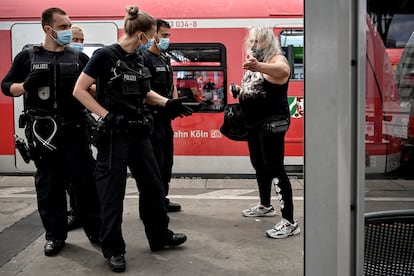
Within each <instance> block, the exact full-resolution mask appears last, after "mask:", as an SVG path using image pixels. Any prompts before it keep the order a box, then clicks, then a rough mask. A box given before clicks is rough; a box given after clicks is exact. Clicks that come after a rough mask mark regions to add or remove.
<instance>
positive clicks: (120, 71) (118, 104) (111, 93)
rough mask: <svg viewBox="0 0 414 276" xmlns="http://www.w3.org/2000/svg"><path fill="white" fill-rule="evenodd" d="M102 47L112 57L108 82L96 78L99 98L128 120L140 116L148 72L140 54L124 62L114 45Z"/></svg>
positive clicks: (110, 109)
mask: <svg viewBox="0 0 414 276" xmlns="http://www.w3.org/2000/svg"><path fill="white" fill-rule="evenodd" d="M104 50H105V51H107V53H108V54H109V55H110V56H111V58H112V60H113V67H112V69H111V74H112V76H111V78H110V80H109V81H108V82H107V83H102V82H101V81H100V80H99V79H98V95H97V100H98V102H99V103H100V104H101V105H102V106H103V107H105V108H106V109H107V110H109V111H110V112H114V113H119V114H122V115H124V116H125V117H127V118H128V119H129V120H131V121H133V120H142V118H143V117H144V113H145V112H144V101H145V97H146V95H147V93H148V92H149V90H150V82H149V81H150V78H151V74H150V73H149V71H148V69H147V68H145V67H144V66H143V65H142V64H141V63H140V60H141V59H140V56H139V55H136V57H135V59H134V60H133V62H132V63H128V64H127V63H126V62H125V57H124V56H123V55H122V54H121V53H120V52H119V51H118V49H117V48H116V46H114V45H111V46H108V47H106V48H105V49H104ZM134 55H135V54H134Z"/></svg>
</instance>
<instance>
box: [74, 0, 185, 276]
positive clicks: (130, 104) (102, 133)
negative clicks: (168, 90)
mask: <svg viewBox="0 0 414 276" xmlns="http://www.w3.org/2000/svg"><path fill="white" fill-rule="evenodd" d="M126 11H127V15H126V17H125V23H124V31H125V33H124V34H123V35H122V37H121V38H120V39H119V42H118V43H117V44H113V45H110V46H107V47H103V48H101V49H99V50H97V51H96V52H95V54H94V55H93V56H92V57H91V59H90V60H89V63H88V64H87V66H86V67H85V69H84V70H83V72H82V73H81V75H80V77H79V79H78V81H77V83H76V85H75V89H74V92H73V94H74V96H75V97H76V98H77V99H79V100H80V102H82V103H83V104H84V105H85V106H86V107H87V108H88V109H89V110H90V111H91V112H93V113H95V114H97V115H98V116H100V117H101V118H102V119H101V120H100V122H99V123H98V129H97V130H98V131H97V135H96V136H95V139H94V140H95V144H96V147H97V150H98V155H97V186H98V194H99V199H100V203H101V212H102V235H101V237H102V252H103V255H104V257H105V258H106V259H107V261H108V264H109V267H110V268H111V270H113V271H115V272H122V271H124V270H125V258H124V254H125V252H126V250H125V241H124V239H123V236H122V230H121V224H122V213H123V200H124V196H125V187H126V178H127V167H129V169H130V171H131V174H132V176H133V177H134V178H135V179H136V181H137V186H138V189H139V193H140V196H139V205H140V207H139V209H140V216H141V218H142V221H143V223H144V226H145V233H146V236H147V239H148V242H149V246H150V248H151V250H152V251H158V250H161V249H163V248H165V247H169V246H178V245H180V244H182V243H184V242H185V241H186V239H187V237H186V235H185V234H179V233H174V232H172V231H171V230H169V229H168V223H169V218H168V216H167V212H166V208H165V203H164V200H165V193H164V188H163V185H162V181H161V175H160V172H159V169H158V166H157V162H156V160H155V157H154V153H153V149H152V145H151V140H150V138H149V133H150V129H151V125H150V120H149V118H148V116H147V114H146V113H145V111H144V101H145V102H146V103H148V104H153V105H160V106H164V107H165V108H166V109H167V110H169V111H170V112H172V113H173V114H174V115H175V116H180V115H181V116H183V115H184V116H186V115H191V109H188V108H186V107H185V106H183V105H182V103H181V101H179V100H171V99H168V98H165V97H162V96H160V95H159V94H157V93H155V92H154V91H150V85H149V78H150V74H149V72H148V69H147V68H145V67H143V65H142V62H141V55H140V52H139V51H137V49H138V48H139V47H140V46H144V45H145V44H147V43H148V42H149V41H150V39H151V38H152V37H153V36H154V35H155V32H156V25H155V21H154V19H153V18H152V17H151V16H149V15H148V14H146V13H144V12H139V10H138V7H136V6H128V7H127V8H126ZM95 82H96V84H97V95H96V100H95V99H94V98H93V97H92V96H91V95H90V94H89V93H88V91H87V90H88V88H89V87H90V86H91V85H92V84H93V83H95Z"/></svg>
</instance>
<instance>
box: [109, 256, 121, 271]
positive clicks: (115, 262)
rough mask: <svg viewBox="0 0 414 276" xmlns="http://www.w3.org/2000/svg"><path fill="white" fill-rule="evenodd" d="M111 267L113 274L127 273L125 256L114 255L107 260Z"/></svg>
mask: <svg viewBox="0 0 414 276" xmlns="http://www.w3.org/2000/svg"><path fill="white" fill-rule="evenodd" d="M107 260H108V264H109V267H110V268H111V270H112V271H113V272H123V271H125V258H124V255H122V254H120V255H114V256H111V257H110V258H108V259H107Z"/></svg>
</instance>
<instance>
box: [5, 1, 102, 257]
mask: <svg viewBox="0 0 414 276" xmlns="http://www.w3.org/2000/svg"><path fill="white" fill-rule="evenodd" d="M41 25H42V28H43V31H44V32H45V38H44V43H43V44H42V45H39V46H34V47H31V48H28V49H26V50H23V51H22V52H20V53H19V54H18V55H17V56H16V58H15V59H14V61H13V64H12V67H11V69H10V71H9V72H8V73H7V75H6V76H5V78H4V79H3V81H2V84H1V87H2V91H3V93H4V94H5V95H7V96H10V97H18V96H20V95H22V94H24V106H25V116H24V117H22V118H25V120H22V121H26V127H25V133H26V138H27V140H28V144H29V148H30V156H31V158H32V159H33V161H34V163H35V165H36V168H37V172H36V176H35V186H36V193H37V203H38V210H39V213H40V217H41V219H42V223H43V226H44V228H45V230H46V240H47V241H46V244H45V246H44V253H45V255H46V256H53V255H55V254H57V253H58V252H59V251H60V250H61V249H62V248H63V247H64V245H65V240H66V238H67V225H66V223H67V217H66V215H67V202H66V194H65V190H66V188H67V185H66V183H68V182H71V183H73V185H74V191H75V194H76V198H77V202H78V208H79V211H80V212H79V216H80V220H81V223H82V225H83V227H84V231H85V233H86V235H87V236H88V238H89V239H90V241H91V242H93V243H99V231H100V210H99V201H98V197H97V192H96V185H95V163H94V161H93V158H92V153H91V149H90V144H89V136H88V129H87V123H86V121H85V119H86V117H85V115H86V111H85V108H84V107H83V106H82V105H81V104H80V103H79V102H78V101H77V100H76V99H75V98H74V97H73V96H72V90H73V87H74V85H75V82H76V79H77V77H78V76H79V74H80V70H82V68H83V67H84V66H85V65H86V63H87V61H88V57H87V56H86V55H85V54H82V53H80V52H79V51H75V50H73V49H72V48H70V47H65V46H66V45H67V44H69V43H70V41H71V35H72V32H71V30H70V27H71V21H70V19H69V17H68V15H67V14H66V13H65V11H63V10H62V9H60V8H49V9H46V10H45V11H43V13H42V18H41Z"/></svg>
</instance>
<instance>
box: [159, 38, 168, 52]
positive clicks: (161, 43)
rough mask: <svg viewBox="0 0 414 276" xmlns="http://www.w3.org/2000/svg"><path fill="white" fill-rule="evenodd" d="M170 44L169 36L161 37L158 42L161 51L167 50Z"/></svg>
mask: <svg viewBox="0 0 414 276" xmlns="http://www.w3.org/2000/svg"><path fill="white" fill-rule="evenodd" d="M168 46H170V39H169V38H160V41H159V42H158V44H157V47H158V49H159V50H160V51H165V50H167V49H168Z"/></svg>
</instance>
